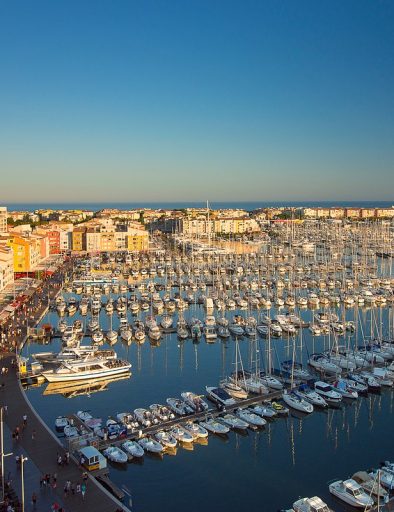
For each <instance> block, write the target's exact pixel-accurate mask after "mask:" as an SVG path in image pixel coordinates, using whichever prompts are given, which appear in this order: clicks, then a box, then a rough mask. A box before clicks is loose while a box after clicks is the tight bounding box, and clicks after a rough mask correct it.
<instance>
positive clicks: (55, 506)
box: [51, 501, 60, 512]
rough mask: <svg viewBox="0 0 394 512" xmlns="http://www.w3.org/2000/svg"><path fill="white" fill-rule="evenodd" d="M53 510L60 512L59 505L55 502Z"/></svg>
mask: <svg viewBox="0 0 394 512" xmlns="http://www.w3.org/2000/svg"><path fill="white" fill-rule="evenodd" d="M51 508H52V510H53V512H59V509H60V506H59V504H58V503H57V502H56V501H55V503H53V504H52V507H51Z"/></svg>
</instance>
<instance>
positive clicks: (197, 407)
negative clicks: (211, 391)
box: [181, 391, 209, 412]
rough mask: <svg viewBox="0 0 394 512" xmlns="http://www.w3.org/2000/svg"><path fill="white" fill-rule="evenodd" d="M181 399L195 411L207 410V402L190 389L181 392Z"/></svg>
mask: <svg viewBox="0 0 394 512" xmlns="http://www.w3.org/2000/svg"><path fill="white" fill-rule="evenodd" d="M181 397H182V399H183V400H184V401H185V402H186V403H187V405H189V406H190V407H191V408H192V409H193V410H194V411H195V412H202V411H207V410H208V409H209V406H208V404H207V403H206V402H205V401H204V400H203V399H202V398H201V396H199V395H196V394H195V393H193V392H192V391H184V392H183V393H181Z"/></svg>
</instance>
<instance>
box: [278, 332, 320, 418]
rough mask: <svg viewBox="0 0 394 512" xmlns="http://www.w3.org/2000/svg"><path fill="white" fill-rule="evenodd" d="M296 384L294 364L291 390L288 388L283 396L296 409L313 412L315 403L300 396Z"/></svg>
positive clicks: (286, 402)
mask: <svg viewBox="0 0 394 512" xmlns="http://www.w3.org/2000/svg"><path fill="white" fill-rule="evenodd" d="M294 359H295V340H294V341H293V357H292V361H294ZM293 386H294V366H292V368H291V386H290V390H289V391H288V390H287V389H286V390H285V391H284V393H283V395H282V398H283V401H284V402H285V404H286V405H288V406H289V407H291V408H292V409H295V410H296V411H300V412H304V413H307V414H310V413H312V412H313V405H312V404H311V403H308V402H307V401H306V400H305V399H304V398H303V397H302V396H300V395H299V394H298V393H297V392H296V391H295V390H293Z"/></svg>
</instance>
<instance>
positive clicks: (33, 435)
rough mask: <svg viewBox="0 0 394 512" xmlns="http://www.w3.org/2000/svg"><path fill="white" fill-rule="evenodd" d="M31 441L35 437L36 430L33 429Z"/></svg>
mask: <svg viewBox="0 0 394 512" xmlns="http://www.w3.org/2000/svg"><path fill="white" fill-rule="evenodd" d="M31 438H32V441H34V439H35V438H36V431H35V430H34V429H33V432H32V433H31Z"/></svg>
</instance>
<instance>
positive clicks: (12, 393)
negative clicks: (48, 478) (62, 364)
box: [0, 355, 119, 512]
mask: <svg viewBox="0 0 394 512" xmlns="http://www.w3.org/2000/svg"><path fill="white" fill-rule="evenodd" d="M12 359H14V356H12V355H9V356H7V357H5V358H3V359H2V361H1V366H2V367H3V366H4V367H6V368H8V373H7V374H6V375H5V376H4V377H2V379H3V382H4V384H5V386H4V387H3V389H2V390H1V391H0V405H1V406H4V405H7V407H8V412H7V414H6V415H4V421H5V423H6V424H7V425H8V427H9V429H10V431H13V430H14V429H15V428H16V427H17V426H19V427H20V430H21V435H20V437H19V441H13V443H14V446H15V450H17V449H19V448H20V447H21V448H22V449H23V451H24V452H25V453H26V454H27V456H28V457H29V459H30V460H31V461H34V464H35V465H36V466H37V468H38V470H39V471H40V472H41V473H42V474H47V473H50V474H51V475H53V474H54V473H57V487H56V489H55V490H53V491H52V492H53V494H54V501H55V499H56V500H58V501H62V502H63V503H64V505H65V510H66V512H69V511H75V512H82V511H84V512H85V511H92V512H115V511H116V509H117V508H118V507H119V505H118V504H117V503H116V502H115V500H114V499H112V497H111V496H110V495H108V494H107V493H105V492H104V491H103V490H102V488H101V487H100V486H98V485H97V484H96V482H95V480H94V479H93V478H89V481H88V485H87V492H86V495H85V499H84V500H83V499H82V496H81V495H74V496H73V495H71V496H67V497H65V496H64V491H63V489H64V485H65V483H66V481H67V480H70V481H71V482H72V483H74V484H76V483H77V482H82V471H81V469H80V468H79V467H78V466H77V464H75V463H74V462H73V461H70V464H69V465H67V466H64V467H59V466H58V464H57V460H56V458H57V453H60V454H62V455H63V456H64V454H65V452H64V449H63V447H62V445H61V444H60V442H59V440H58V439H57V438H56V437H55V436H54V435H52V434H51V433H50V432H49V431H48V429H47V428H46V426H45V425H44V424H43V423H42V421H41V419H40V418H39V417H38V416H36V414H35V412H34V411H33V409H32V408H31V406H30V404H29V402H28V401H27V399H26V396H25V393H24V392H23V390H22V388H21V386H20V384H19V380H18V377H17V375H16V371H15V368H14V367H13V366H12V365H11V361H12ZM24 414H26V415H27V426H26V427H25V428H24V429H23V428H22V424H23V415H24ZM33 431H34V439H32V433H33ZM10 459H11V460H10ZM4 462H5V464H4V467H5V472H4V474H5V476H7V474H8V471H9V470H8V469H7V466H9V465H11V466H15V459H14V458H13V457H7V458H5V460H4ZM25 473H26V478H27V479H28V478H30V473H29V462H26V464H25ZM37 485H38V489H39V481H38V482H37ZM15 490H16V492H17V493H18V494H19V492H18V490H17V489H15ZM37 495H38V492H37ZM30 498H31V497H29V498H28V499H29V502H30ZM26 510H28V508H26ZM40 510H43V509H41V508H38V506H37V511H40Z"/></svg>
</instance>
